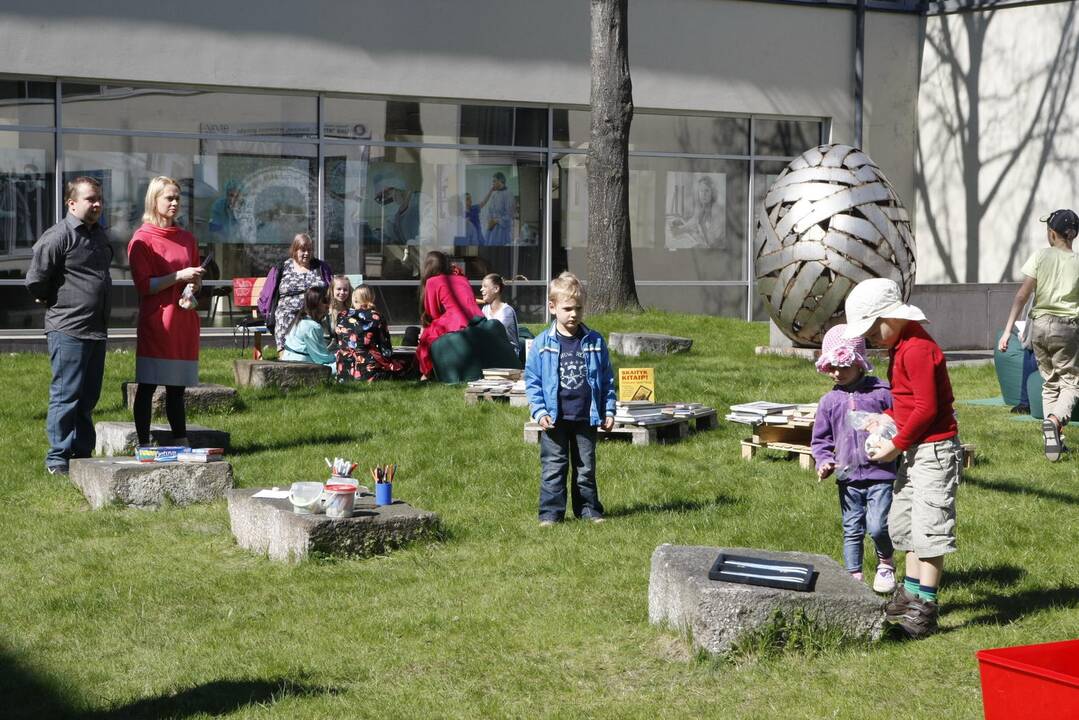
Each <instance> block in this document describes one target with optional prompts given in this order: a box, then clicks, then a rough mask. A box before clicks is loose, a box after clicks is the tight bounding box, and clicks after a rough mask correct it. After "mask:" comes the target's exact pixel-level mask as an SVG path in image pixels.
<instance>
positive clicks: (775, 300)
mask: <svg viewBox="0 0 1079 720" xmlns="http://www.w3.org/2000/svg"><path fill="white" fill-rule="evenodd" d="M756 241H757V259H756V275H757V291H758V292H759V293H760V294H761V297H762V298H763V299H764V302H765V304H766V305H767V307H768V314H769V315H771V317H772V320H773V322H775V324H776V325H777V326H778V327H779V329H780V330H782V331H783V333H784V334H785V335H786V336H787V337H789V338H790V339H791V340H793V341H794V342H795V343H797V344H799V345H818V346H819V345H820V341H821V338H822V337H823V336H824V333H825V331H827V329H828V328H830V327H831V326H832V325H835V324H836V323H838V322H841V321H842V320H843V301H844V300H845V299H846V297H847V293H848V292H850V290H851V288H853V287H854V286H855V285H856V284H857V283H859V282H860V281H862V280H866V279H868V278H874V277H886V278H891V279H892V280H895V281H896V283H898V284H899V287H900V289H901V290H902V292H903V299H904V300H906V299H907V298H908V297H909V296H910V290H911V288H912V287H913V286H914V272H915V253H914V237H913V235H912V234H911V230H910V218H909V216H908V215H907V211H906V209H905V208H904V207H903V204H902V203H901V202H900V201H899V196H897V195H896V193H895V190H893V189H892V186H891V184H890V183H889V182H888V180H887V178H885V177H884V173H882V172H881V170H880V168H879V167H877V165H876V163H874V162H873V161H872V160H871V159H870V158H869V156H868V155H866V154H865V153H863V152H862V151H861V150H858V149H857V148H853V147H851V146H849V145H821V146H820V147H816V148H813V149H812V150H807V151H806V152H804V153H802V154H801V155H800V156H799V157H797V158H795V159H794V160H792V161H791V163H790V164H789V165H788V166H787V168H786V169H785V170H784V171H783V172H782V173H781V174H780V175H779V177H778V178H777V179H776V181H775V182H774V183H773V184H772V187H771V188H770V189H769V190H768V194H767V195H766V196H765V198H764V203H763V205H762V206H761V208H760V210H759V211H758V215H757V238H756Z"/></svg>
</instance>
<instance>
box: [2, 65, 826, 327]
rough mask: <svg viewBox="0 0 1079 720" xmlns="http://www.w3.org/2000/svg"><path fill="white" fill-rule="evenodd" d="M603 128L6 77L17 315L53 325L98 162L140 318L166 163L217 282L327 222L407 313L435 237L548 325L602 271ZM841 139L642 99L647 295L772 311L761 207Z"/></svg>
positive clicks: (647, 299)
mask: <svg viewBox="0 0 1079 720" xmlns="http://www.w3.org/2000/svg"><path fill="white" fill-rule="evenodd" d="M58 117H59V119H60V124H59V126H57V123H56V120H57V118H58ZM589 122H590V116H589V113H588V111H587V110H583V109H569V108H548V107H535V106H531V107H530V106H517V105H497V104H491V103H454V102H437V101H429V100H420V99H410V98H366V97H355V96H347V97H346V96H339V95H329V94H327V95H319V94H317V93H314V92H311V93H302V92H299V93H277V94H275V93H268V92H253V91H246V90H207V89H198V88H184V87H158V86H144V85H136V84H131V83H123V82H103V83H93V84H90V83H86V82H85V81H79V82H68V81H64V80H60V81H57V80H41V79H24V78H0V300H2V301H3V303H2V304H3V307H4V311H3V312H2V313H0V327H6V328H13V327H26V328H32V327H40V313H41V311H40V308H37V307H34V306H33V305H32V304H30V305H28V304H27V303H26V302H24V301H25V300H26V297H25V291H24V289H23V288H22V287H21V286H22V278H23V277H24V275H25V272H26V268H27V265H28V260H29V256H30V252H31V248H32V246H33V243H34V241H35V240H36V239H37V238H38V237H39V236H40V235H41V233H42V232H43V231H44V230H45V228H47V227H48V226H49V225H51V224H52V223H54V222H56V221H58V220H59V219H60V217H61V216H62V215H63V212H64V207H63V205H62V203H59V202H58V199H59V197H60V193H61V190H62V187H61V186H62V184H63V182H64V181H66V180H70V179H72V178H74V177H76V176H78V175H89V176H91V177H95V178H97V179H98V180H100V181H101V183H102V188H103V190H104V199H105V212H104V215H103V216H102V223H103V224H104V226H105V228H106V229H107V231H108V233H109V237H110V240H111V242H112V243H113V247H114V250H115V253H114V256H115V262H114V269H113V276H114V279H115V287H116V290H115V292H116V297H115V298H114V307H115V308H116V312H114V316H113V323H114V325H116V326H118V327H122V326H130V325H132V324H133V323H134V312H135V306H136V298H135V296H134V291H133V288H132V286H131V280H130V274H129V272H128V269H127V252H126V250H127V243H128V241H129V240H130V238H131V234H132V232H134V230H135V229H136V228H137V227H138V226H139V224H140V223H141V218H142V212H143V199H144V195H145V192H146V187H147V185H148V183H149V181H150V179H151V178H153V177H155V176H157V175H169V176H171V177H174V178H176V179H177V181H179V183H180V185H181V188H182V190H183V211H182V217H181V219H180V222H181V223H182V224H183V225H185V226H186V227H187V228H189V229H190V230H191V231H192V232H194V233H195V235H196V236H197V237H198V238H199V241H200V249H201V252H202V253H203V255H204V256H205V255H208V254H211V253H212V255H213V262H212V263H211V265H210V270H211V275H210V278H212V281H211V282H212V283H217V284H228V283H229V282H230V281H231V279H232V278H236V277H249V276H257V275H263V274H265V273H266V272H267V270H268V269H269V267H270V266H271V265H272V264H273V263H275V262H277V261H279V260H281V259H283V258H284V257H285V256H286V254H287V249H288V245H289V243H290V242H291V241H292V238H293V237H294V236H295V235H296V234H297V233H301V232H306V233H309V234H310V235H311V236H312V238H314V239H315V242H316V248H317V252H318V254H319V255H320V256H321V257H322V258H324V259H325V260H326V261H328V262H329V263H330V265H331V267H332V268H333V270H334V271H335V272H336V273H341V274H347V275H350V276H351V277H352V278H353V280H359V279H361V278H362V279H363V281H364V282H366V283H368V284H370V285H372V286H373V287H374V288H375V290H376V294H377V296H378V298H379V302H380V304H381V305H382V306H383V309H384V311H385V312H386V313H387V314H388V316H389V318H390V321H391V323H393V324H394V325H402V324H407V323H414V322H416V321H417V320H418V314H419V313H418V305H417V295H418V292H417V291H418V278H419V274H420V268H421V264H422V260H423V257H424V255H425V254H426V253H427V252H429V251H431V250H436V249H437V250H441V251H443V252H445V253H447V254H448V255H449V256H450V257H451V258H452V260H453V262H454V263H455V264H456V265H457V266H458V267H459V268H460V269H461V270H462V271H463V272H464V273H465V274H466V276H467V277H468V278H469V279H470V280H471V281H472V282H473V283H474V284H476V285H477V286H478V284H479V282H480V280H481V279H482V278H483V276H484V275H486V274H487V273H490V272H495V273H498V274H500V275H502V277H503V278H505V280H506V281H507V282H508V294H509V298H510V300H511V302H513V303H514V304H515V306H517V309H518V315H519V316H520V317H521V319H522V320H523V321H525V322H537V321H542V320H544V319H545V318H546V305H545V302H546V284H547V282H548V281H549V279H550V277H551V276H552V275H555V274H557V273H559V272H561V271H562V270H565V269H569V270H572V271H574V272H576V273H578V274H579V275H581V276H582V277H583V276H585V275H586V265H587V260H586V256H587V252H586V251H587V243H588V188H587V174H586V153H587V149H588V140H589ZM822 139H823V123H822V122H821V121H820V120H816V119H791V118H756V117H750V116H734V115H700V114H697V115H693V114H676V113H658V112H647V111H638V112H637V114H636V115H635V117H634V120H633V124H632V130H631V134H630V212H631V219H630V232H631V238H632V248H633V260H634V267H635V272H636V278H637V282H638V294H639V296H640V298H641V300H642V302H643V303H644V304H645V305H655V306H658V307H661V308H668V309H672V310H685V311H697V312H705V313H711V314H719V315H730V316H736V317H750V318H755V319H761V318H763V317H765V314H764V313H763V309H762V308H761V307H760V303H759V301H757V299H756V297H755V293H754V292H753V278H752V257H753V251H754V238H753V227H754V225H755V212H756V208H757V206H758V205H759V203H760V200H761V198H762V197H763V195H764V192H765V190H766V188H767V186H768V185H769V184H770V182H771V179H772V178H773V176H774V175H776V174H778V173H779V172H780V171H781V170H782V168H783V167H784V166H785V165H786V162H787V161H788V160H789V159H790V158H791V157H793V156H795V155H797V154H799V153H801V152H802V151H803V150H805V149H806V148H808V147H810V146H813V145H816V144H818V143H819V142H821V140H822ZM58 150H59V151H60V152H59V157H57V151H58ZM57 169H59V172H60V173H61V174H60V176H59V177H57V176H56V172H57ZM672 290H676V291H675V292H672ZM218 317H219V320H218V322H220V323H222V324H227V323H229V322H230V320H229V318H227V317H223V316H221V315H219V316H218Z"/></svg>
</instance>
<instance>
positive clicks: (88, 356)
mask: <svg viewBox="0 0 1079 720" xmlns="http://www.w3.org/2000/svg"><path fill="white" fill-rule="evenodd" d="M65 197H66V200H67V215H66V216H65V217H64V219H63V220H61V221H60V222H58V223H56V224H55V225H53V226H52V227H51V228H49V229H48V230H46V231H45V233H44V234H43V235H42V236H41V237H40V238H39V239H38V241H37V242H36V243H34V256H33V259H32V260H31V261H30V269H29V270H27V271H26V287H27V289H28V290H29V291H30V294H31V295H33V297H34V300H35V301H37V302H39V303H42V304H43V305H45V306H46V307H47V308H48V309H47V310H46V311H45V337H47V338H48V341H49V359H50V361H51V362H52V385H51V386H50V387H49V412H48V415H47V417H46V420H45V432H46V434H47V435H48V438H49V446H50V447H49V451H48V453H47V454H46V455H45V469H46V470H48V471H49V473H50V474H53V475H57V474H59V475H66V474H67V471H68V461H69V460H70V459H71V458H83V457H90V454H91V453H92V452H93V450H94V443H95V440H96V436H95V433H94V421H93V418H92V417H91V415H92V413H93V411H94V407H95V406H96V405H97V400H98V398H99V397H100V396H101V382H102V378H103V376H104V374H105V342H106V338H107V337H108V327H109V312H110V311H111V309H112V298H111V290H112V278H111V277H110V276H109V265H110V264H111V263H112V247H110V246H109V239H108V236H107V235H106V234H105V231H104V230H103V229H102V227H101V225H100V224H98V220H99V219H100V218H101V209H102V197H101V185H100V184H99V183H98V181H97V180H94V179H93V178H90V177H77V178H75V179H74V180H72V181H71V182H69V183H68V184H67V194H66V195H65Z"/></svg>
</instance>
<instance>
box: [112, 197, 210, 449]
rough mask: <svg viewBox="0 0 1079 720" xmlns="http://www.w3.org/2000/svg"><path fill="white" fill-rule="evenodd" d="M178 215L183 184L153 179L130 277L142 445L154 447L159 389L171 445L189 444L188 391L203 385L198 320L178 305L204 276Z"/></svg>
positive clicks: (130, 253)
mask: <svg viewBox="0 0 1079 720" xmlns="http://www.w3.org/2000/svg"><path fill="white" fill-rule="evenodd" d="M179 212H180V185H179V183H177V182H176V181H175V180H173V179H172V178H170V177H165V176H159V177H155V178H154V179H153V180H151V181H150V187H148V188H147V189H146V206H145V212H144V213H143V216H142V227H140V228H139V229H138V230H136V231H135V234H134V235H133V236H132V237H131V242H130V243H128V246H127V257H128V262H129V263H130V265H131V277H132V278H133V279H134V281H135V290H136V291H137V292H138V294H139V323H138V334H137V338H138V340H137V343H136V350H135V381H136V382H137V383H138V389H137V390H136V391H135V431H136V433H137V434H138V442H139V445H146V444H148V443H149V442H150V414H151V411H152V406H153V396H154V390H156V389H157V386H158V385H164V386H165V414H166V415H167V416H168V419H169V426H170V427H171V429H172V441H173V443H175V444H177V445H183V444H186V443H187V415H186V410H185V408H184V388H185V387H189V386H191V385H197V384H198V382H199V314H198V311H197V310H196V309H195V308H194V307H191V308H190V309H186V308H185V307H183V306H181V304H180V302H181V299H182V296H183V293H184V288H185V287H186V286H187V285H189V284H190V285H192V286H193V287H192V289H193V291H194V292H198V290H199V288H200V287H201V285H202V274H203V272H204V270H203V268H201V267H199V248H198V242H197V241H196V240H195V236H194V235H192V234H191V233H189V232H188V231H187V230H184V229H183V228H181V227H180V226H178V225H177V224H176V216H177V215H178V214H179ZM187 304H188V303H187V301H186V300H185V301H184V305H187Z"/></svg>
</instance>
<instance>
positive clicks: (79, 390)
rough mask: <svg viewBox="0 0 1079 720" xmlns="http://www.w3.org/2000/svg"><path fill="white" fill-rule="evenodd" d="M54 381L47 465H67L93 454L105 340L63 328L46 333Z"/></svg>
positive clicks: (47, 424) (47, 418) (48, 431)
mask: <svg viewBox="0 0 1079 720" xmlns="http://www.w3.org/2000/svg"><path fill="white" fill-rule="evenodd" d="M47 337H48V340H49V360H50V361H51V362H52V384H51V385H50V386H49V413H48V415H47V417H46V419H45V433H46V435H48V437H49V445H50V446H51V447H50V448H49V452H48V453H47V454H46V455H45V465H46V467H58V468H65V469H66V468H67V465H68V460H70V459H71V458H86V457H90V455H91V453H93V451H94V443H95V441H96V440H97V436H96V435H95V433H94V420H93V417H92V416H91V415H92V413H93V411H94V407H95V406H96V405H97V400H98V398H99V397H100V396H101V381H102V378H103V376H104V374H105V342H106V341H105V340H80V339H79V338H75V337H71V336H70V335H65V334H64V333H61V332H55V331H54V332H50V333H48V334H47Z"/></svg>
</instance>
